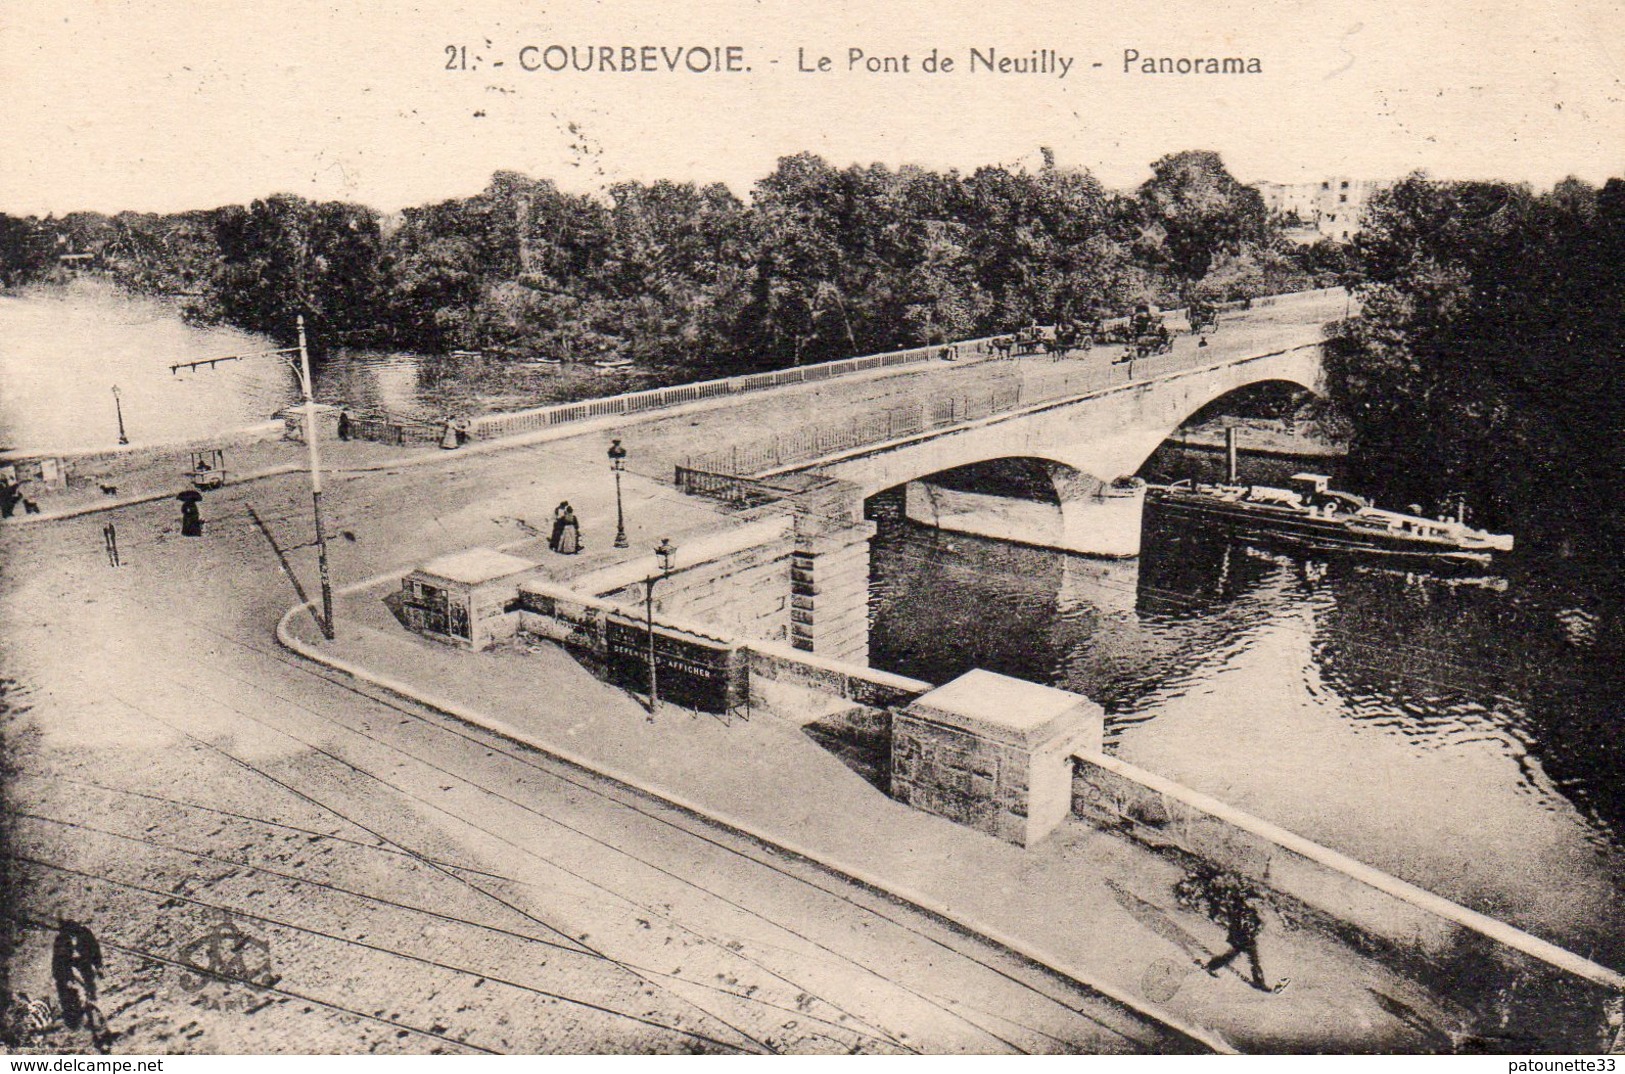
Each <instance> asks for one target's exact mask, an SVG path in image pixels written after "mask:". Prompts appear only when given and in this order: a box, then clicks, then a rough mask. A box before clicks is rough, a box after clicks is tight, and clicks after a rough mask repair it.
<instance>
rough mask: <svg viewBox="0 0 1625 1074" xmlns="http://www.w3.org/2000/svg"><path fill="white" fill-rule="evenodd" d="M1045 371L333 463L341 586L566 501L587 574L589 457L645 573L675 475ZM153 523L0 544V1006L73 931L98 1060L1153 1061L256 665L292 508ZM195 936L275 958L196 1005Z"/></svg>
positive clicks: (1047, 1005)
mask: <svg viewBox="0 0 1625 1074" xmlns="http://www.w3.org/2000/svg"><path fill="white" fill-rule="evenodd" d="M1310 313H1311V311H1309V310H1296V311H1289V310H1288V309H1286V308H1283V309H1281V310H1276V311H1271V310H1264V311H1258V312H1257V313H1255V314H1253V315H1251V316H1250V317H1248V318H1245V319H1244V320H1245V327H1240V326H1236V327H1235V329H1234V330H1232V326H1227V327H1226V330H1225V331H1224V332H1221V335H1220V336H1219V337H1218V339H1217V340H1216V341H1215V343H1214V345H1213V347H1212V348H1209V349H1208V350H1209V351H1210V352H1213V353H1224V351H1222V350H1220V348H1225V347H1238V348H1240V347H1243V346H1245V347H1252V348H1256V347H1260V346H1282V345H1286V344H1287V343H1289V342H1290V341H1293V340H1298V339H1302V338H1304V337H1305V336H1306V335H1307V334H1309V333H1311V332H1312V331H1313V328H1312V326H1311V322H1312V321H1313V320H1314V316H1306V315H1308V314H1310ZM1315 316H1318V311H1315ZM1181 356H1182V355H1181V354H1180V352H1178V351H1176V355H1175V357H1176V358H1179V357H1181ZM1080 360H1085V359H1080ZM1086 360H1091V361H1097V362H1098V361H1102V360H1103V359H1102V356H1101V355H1100V354H1099V353H1098V352H1097V353H1096V354H1095V355H1094V356H1093V357H1092V358H1090V359H1086ZM1068 364H1069V363H1067V362H1062V363H1057V364H1056V366H1055V367H1054V368H1053V369H1052V368H1051V367H1050V365H1049V363H1048V361H1047V360H1046V359H1042V358H1040V359H1025V360H1023V361H1021V362H1004V363H985V364H981V365H972V366H958V367H953V366H944V367H941V368H932V369H929V370H925V371H913V372H909V373H894V374H891V375H875V376H861V377H854V378H851V379H850V380H847V381H840V382H830V383H826V384H816V385H805V386H798V387H795V388H788V389H784V390H782V391H774V392H766V393H762V394H761V395H760V396H755V397H750V398H746V399H734V400H729V401H728V403H729V405H727V406H699V407H693V408H688V409H685V410H684V411H682V412H666V413H661V414H652V415H647V416H644V417H643V418H642V419H641V420H636V419H634V420H627V421H625V422H622V423H619V424H615V425H608V424H606V425H602V426H597V427H592V428H583V429H579V430H574V429H573V430H569V431H568V432H566V433H565V434H564V435H562V436H560V437H558V438H555V439H548V440H543V441H539V442H536V443H533V444H531V445H530V446H527V447H523V448H516V449H512V450H503V451H495V452H490V453H481V454H476V453H450V452H447V453H438V452H434V451H433V449H429V450H428V452H424V451H421V450H420V451H419V452H418V453H417V454H415V455H413V454H411V453H408V454H407V455H405V456H390V455H387V454H383V453H381V452H380V451H379V450H378V448H377V446H376V445H334V450H333V451H332V452H331V453H330V454H329V458H330V460H331V461H330V465H331V466H332V467H333V468H334V469H335V471H336V472H335V474H334V480H333V481H332V483H331V484H330V486H329V491H328V494H327V498H326V501H327V510H328V518H329V523H328V524H329V527H330V530H331V532H332V533H333V534H334V540H333V545H332V561H333V570H334V578H335V582H336V583H337V584H340V585H343V584H345V583H348V582H352V581H355V580H358V579H361V578H365V577H370V576H373V575H375V574H378V573H381V572H384V571H389V570H394V569H398V568H401V567H403V566H405V565H408V564H411V563H415V562H421V561H422V560H424V559H426V558H428V557H429V556H431V555H433V554H436V553H439V552H442V551H444V550H446V549H448V548H455V547H462V546H467V545H475V544H497V543H501V542H503V541H507V540H512V539H514V538H516V537H521V536H524V535H525V534H526V533H527V532H531V531H533V530H534V527H535V526H537V525H540V524H542V523H543V522H544V520H545V519H546V518H547V517H548V516H549V514H550V513H551V509H552V506H553V505H554V504H555V503H557V502H558V501H559V500H560V499H569V500H570V501H571V502H572V503H573V504H574V505H575V507H576V509H577V512H578V514H579V515H580V516H581V518H582V520H583V523H584V531H585V534H586V537H587V542H588V545H587V548H588V551H587V556H586V557H584V559H585V560H587V561H603V562H609V561H611V560H613V559H615V558H617V557H618V556H624V555H627V554H629V553H620V552H617V551H616V550H614V549H612V548H611V547H610V540H609V538H610V535H611V534H612V532H613V520H614V512H615V507H614V497H613V491H612V490H613V485H612V483H611V482H610V480H609V474H608V473H607V468H606V467H605V465H604V455H603V452H604V448H605V447H606V446H607V440H608V437H609V436H610V435H619V436H622V437H623V438H624V439H626V441H627V444H628V446H629V447H630V448H631V449H632V452H633V457H632V469H631V472H630V473H629V475H628V479H627V481H626V512H627V518H628V528H629V530H630V531H631V536H632V546H633V547H632V552H631V553H630V554H638V553H639V552H640V551H642V550H644V549H647V548H648V547H649V546H651V545H652V544H653V543H654V542H655V540H656V539H657V538H658V537H660V536H663V535H667V534H670V535H672V536H674V538H675V539H677V540H678V541H679V543H681V540H682V538H683V536H684V534H685V533H690V532H696V531H698V530H701V529H704V528H707V527H714V526H715V525H716V523H717V522H718V521H719V517H718V513H717V510H716V509H715V508H714V507H712V506H711V505H709V504H706V503H704V502H702V501H697V500H695V499H693V498H690V497H684V496H681V495H680V494H678V493H677V492H676V491H675V490H673V489H672V488H671V486H670V473H671V470H670V466H671V464H672V463H673V462H675V461H677V460H679V459H680V458H682V457H683V456H685V455H687V454H689V453H692V452H693V451H695V450H696V449H697V448H700V447H710V446H716V445H718V444H720V443H725V442H727V438H728V437H731V436H737V435H744V434H748V433H751V432H753V431H754V432H763V431H768V430H773V429H782V428H785V427H786V426H787V425H789V424H791V423H793V422H795V421H803V422H805V421H811V420H817V419H818V418H819V417H821V416H823V415H827V414H832V413H843V414H844V413H850V412H852V411H853V409H854V408H860V407H877V408H883V407H886V406H889V405H895V404H896V401H898V400H908V399H915V398H919V397H921V396H922V395H925V394H930V393H940V392H943V391H951V390H954V389H955V388H960V387H980V386H982V385H985V384H986V383H989V382H992V381H994V380H997V379H998V378H1002V377H1008V376H1010V375H1011V372H1012V370H1014V371H1015V373H1016V375H1019V376H1022V377H1032V378H1034V379H1035V380H1037V379H1043V378H1047V377H1051V376H1054V375H1057V374H1058V372H1059V371H1060V370H1061V369H1063V368H1064V367H1065V366H1067V365H1068ZM402 463H405V464H404V465H401V464H402ZM411 463H420V464H418V465H412V464H411ZM175 516H176V512H175V510H174V504H173V503H169V502H165V501H159V502H154V503H145V504H136V505H131V506H125V507H121V508H117V509H114V510H110V511H106V512H100V513H97V514H92V515H86V516H82V517H78V518H71V519H64V520H45V521H43V522H35V523H30V524H27V525H15V524H8V525H6V526H4V527H0V562H3V563H4V571H3V573H0V622H4V624H5V631H4V633H3V635H0V666H3V667H4V668H5V669H6V676H7V678H5V679H4V681H3V682H0V703H3V712H0V715H3V719H4V721H5V722H4V730H5V748H6V761H7V763H8V765H9V766H10V768H11V770H12V771H13V772H15V773H16V775H15V776H14V777H13V778H11V779H10V780H9V781H8V783H7V785H6V787H5V791H4V793H5V796H6V802H5V804H6V806H7V808H8V810H9V811H10V812H12V813H13V814H14V815H15V820H14V823H13V824H12V826H11V830H10V832H9V835H8V840H9V850H10V853H11V855H12V857H11V860H10V861H9V862H8V863H7V866H6V868H7V869H8V874H7V877H6V880H7V883H8V884H9V885H11V890H14V891H16V892H19V893H20V895H19V897H18V898H17V899H16V900H15V902H14V905H13V906H12V910H13V912H14V913H15V914H17V915H19V918H20V920H21V921H22V922H23V924H22V926H21V927H22V932H21V934H20V945H19V948H18V951H17V957H16V958H15V959H14V960H13V962H12V965H11V974H12V977H11V980H12V985H11V986H12V987H14V988H18V987H20V988H25V989H28V990H35V989H37V990H39V991H44V992H48V991H49V987H48V984H47V982H48V980H49V949H50V944H49V935H48V933H46V932H43V931H40V930H39V929H38V928H37V927H36V926H37V925H38V924H39V923H44V922H50V921H54V919H55V917H56V915H57V914H59V913H60V914H64V915H68V916H74V917H77V918H79V919H81V920H86V921H88V922H89V923H91V925H92V926H93V927H94V928H95V929H96V930H97V931H98V933H99V935H100V936H101V939H102V941H103V944H104V947H106V948H107V950H108V953H109V959H108V979H107V981H106V983H105V986H104V1008H105V1009H106V1011H107V1012H108V1014H109V1015H110V1016H111V1018H112V1023H113V1027H114V1028H115V1029H116V1030H120V1031H121V1032H122V1033H123V1034H124V1035H123V1036H122V1038H121V1040H120V1043H119V1044H118V1046H117V1047H118V1050H125V1051H142V1052H154V1051H169V1050H174V1051H227V1052H232V1051H248V1052H255V1051H298V1052H324V1051H335V1052H352V1051H354V1052H361V1051H368V1050H380V1051H396V1050H402V1051H478V1050H493V1051H577V1050H585V1051H594V1050H629V1051H668V1050H672V1051H676V1050H691V1049H697V1050H720V1051H730V1050H744V1051H760V1050H787V1051H847V1050H873V1051H910V1050H919V1051H931V1052H938V1051H950V1052H951V1051H972V1052H989V1051H1012V1050H1029V1051H1040V1050H1058V1051H1065V1050H1082V1051H1125V1050H1126V1051H1134V1050H1145V1049H1150V1050H1159V1049H1162V1048H1164V1047H1167V1046H1169V1041H1168V1040H1167V1038H1166V1037H1165V1036H1164V1035H1163V1034H1162V1033H1160V1032H1159V1031H1158V1030H1157V1029H1156V1028H1154V1027H1152V1026H1148V1025H1146V1024H1145V1023H1144V1022H1142V1021H1140V1020H1139V1019H1137V1018H1134V1017H1131V1016H1129V1015H1128V1014H1127V1013H1126V1012H1124V1011H1123V1010H1121V1009H1119V1008H1117V1007H1115V1006H1114V1005H1112V1004H1110V1003H1107V1002H1105V1001H1103V1000H1102V999H1100V998H1099V997H1098V996H1094V995H1092V994H1090V993H1087V992H1084V991H1081V990H1079V989H1076V988H1071V987H1068V986H1065V985H1063V984H1061V983H1059V982H1057V981H1055V980H1054V979H1052V978H1050V977H1048V976H1047V975H1044V974H1042V973H1039V972H1036V971H1034V970H1033V969H1032V968H1031V967H1029V966H1025V965H1023V964H1021V963H1020V962H1019V961H1018V960H1016V959H1014V958H1012V957H1010V956H1008V955H1007V954H1005V953H1003V952H1001V951H999V950H997V949H995V948H992V947H990V946H988V945H986V944H982V943H979V942H977V941H975V940H973V939H970V938H968V937H965V936H963V935H960V934H958V933H955V932H953V931H951V930H949V929H947V928H945V927H943V926H942V925H940V924H939V923H937V922H935V921H933V920H931V919H928V918H926V917H924V916H923V915H920V914H917V913H913V912H911V911H908V910H906V909H904V908H901V907H899V906H897V905H895V904H893V903H890V902H887V901H885V900H882V899H880V898H878V897H876V896H874V895H872V894H870V893H867V892H865V891H862V890H859V889H856V888H853V887H851V886H850V885H846V884H843V883H840V882H838V881H836V880H834V879H833V878H832V877H830V876H828V875H827V874H822V873H820V872H819V871H818V870H816V869H813V868H811V867H808V866H806V865H804V864H801V863H797V862H794V861H791V860H787V859H785V858H783V857H781V856H778V855H775V854H772V853H770V852H768V851H766V850H764V849H763V848H761V847H759V846H756V845H754V844H749V843H746V842H745V841H743V840H740V839H736V838H732V837H730V836H728V835H727V834H726V833H723V832H721V831H719V830H716V829H714V828H712V827H710V826H709V825H707V824H705V823H704V822H703V821H701V820H698V819H696V818H694V817H691V816H687V815H683V814H678V813H675V812H673V811H671V810H666V809H663V808H660V807H658V806H656V805H654V804H652V803H650V802H648V801H646V800H643V799H640V798H639V797H637V796H636V795H634V794H632V793H630V792H627V791H625V790H624V789H621V788H617V787H615V786H613V785H609V784H606V783H604V782H602V781H598V780H594V779H592V778H590V777H588V776H585V775H584V774H583V773H581V772H578V771H573V770H570V769H567V768H564V767H563V766H560V765H556V764H551V763H549V762H547V761H545V760H543V759H542V758H540V757H538V756H536V755H531V754H525V753H523V752H521V751H518V750H516V749H515V748H513V747H511V746H510V745H508V744H505V743H503V742H502V741H501V740H499V739H496V738H494V737H491V736H486V735H483V734H481V733H479V732H475V731H472V730H470V729H468V728H466V727H462V726H460V725H456V724H454V723H452V722H451V721H449V720H446V719H444V718H441V717H438V716H435V715H433V714H431V713H428V712H424V711H420V710H417V709H414V708H412V707H410V706H406V705H403V704H401V703H400V702H398V701H395V700H391V699H388V698H385V697H381V696H376V695H373V694H369V693H367V692H365V691H361V692H358V691H357V690H356V689H355V688H354V687H353V685H351V684H348V683H346V682H342V681H338V680H337V679H336V678H334V677H330V676H328V675H324V674H321V673H319V672H317V671H315V670H314V669H312V668H310V667H309V666H307V665H305V664H303V663H302V662H299V661H297V660H294V659H292V658H291V657H289V656H288V654H286V653H283V652H281V651H279V650H277V649H276V647H275V645H274V643H273V642H272V640H271V639H272V632H273V629H274V626H275V623H276V621H277V619H278V617H279V616H280V615H281V613H282V611H283V610H284V609H285V608H286V607H287V606H288V605H289V604H290V603H291V602H292V601H293V600H295V599H297V598H298V597H302V596H303V595H304V593H305V592H308V591H309V590H310V589H311V588H313V583H314V578H315V570H314V562H313V559H314V557H313V552H312V549H311V547H310V542H309V536H308V535H309V521H308V492H307V489H306V486H305V484H304V482H303V479H302V478H301V477H299V476H298V475H286V476H281V477H275V478H271V479H268V480H264V481H259V482H254V483H250V484H245V485H240V486H235V487H232V488H228V489H226V490H223V491H221V492H218V493H211V494H210V497H209V499H208V501H207V502H206V503H205V505H204V517H205V519H206V527H207V529H206V535H205V536H204V537H203V538H202V539H199V540H189V539H184V538H181V537H179V536H178V533H177V530H178V526H177V519H176V517H175ZM107 524H112V525H114V526H116V528H117V533H118V536H119V546H120V550H121V554H122V560H123V566H121V567H116V568H115V567H112V566H109V564H108V561H107V558H106V554H105V552H104V548H103V537H102V533H103V526H104V525H107ZM584 565H585V564H584ZM544 693H545V696H539V698H538V703H539V704H546V705H548V706H551V707H555V708H558V707H562V708H564V709H568V708H569V707H570V706H572V705H574V706H578V707H579V706H581V705H584V704H591V703H592V701H591V699H590V698H584V697H577V696H574V695H572V694H571V693H570V692H569V691H567V690H566V691H557V690H551V689H550V690H548V691H545V692H544ZM223 913H229V914H230V915H232V919H233V920H234V922H235V924H236V927H238V928H239V929H240V930H242V931H243V932H246V933H248V934H250V935H253V936H256V937H259V938H261V939H263V940H264V941H265V942H266V943H267V944H268V946H269V957H270V960H271V967H272V971H273V972H274V973H275V974H276V975H277V977H278V980H277V981H276V982H275V983H274V984H267V980H268V979H265V978H262V979H261V980H260V982H259V984H258V985H257V986H250V985H235V984H222V983H219V982H216V983H214V984H208V985H203V986H200V985H199V980H200V979H199V978H196V977H194V976H192V975H190V974H187V973H184V972H182V969H181V967H178V966H177V965H175V962H176V960H177V959H179V958H181V956H182V955H183V953H184V952H185V951H186V949H187V948H188V946H189V945H191V944H192V943H193V942H194V941H197V940H206V939H207V937H208V936H209V935H210V934H211V933H213V932H216V931H218V930H219V928H220V927H221V921H222V914H223ZM194 950H195V949H194ZM58 1043H59V1044H60V1045H61V1046H62V1047H64V1048H72V1047H75V1046H81V1047H82V1046H84V1045H86V1044H88V1042H86V1041H80V1042H77V1043H76V1042H73V1041H69V1040H62V1041H60V1042H58Z"/></svg>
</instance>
